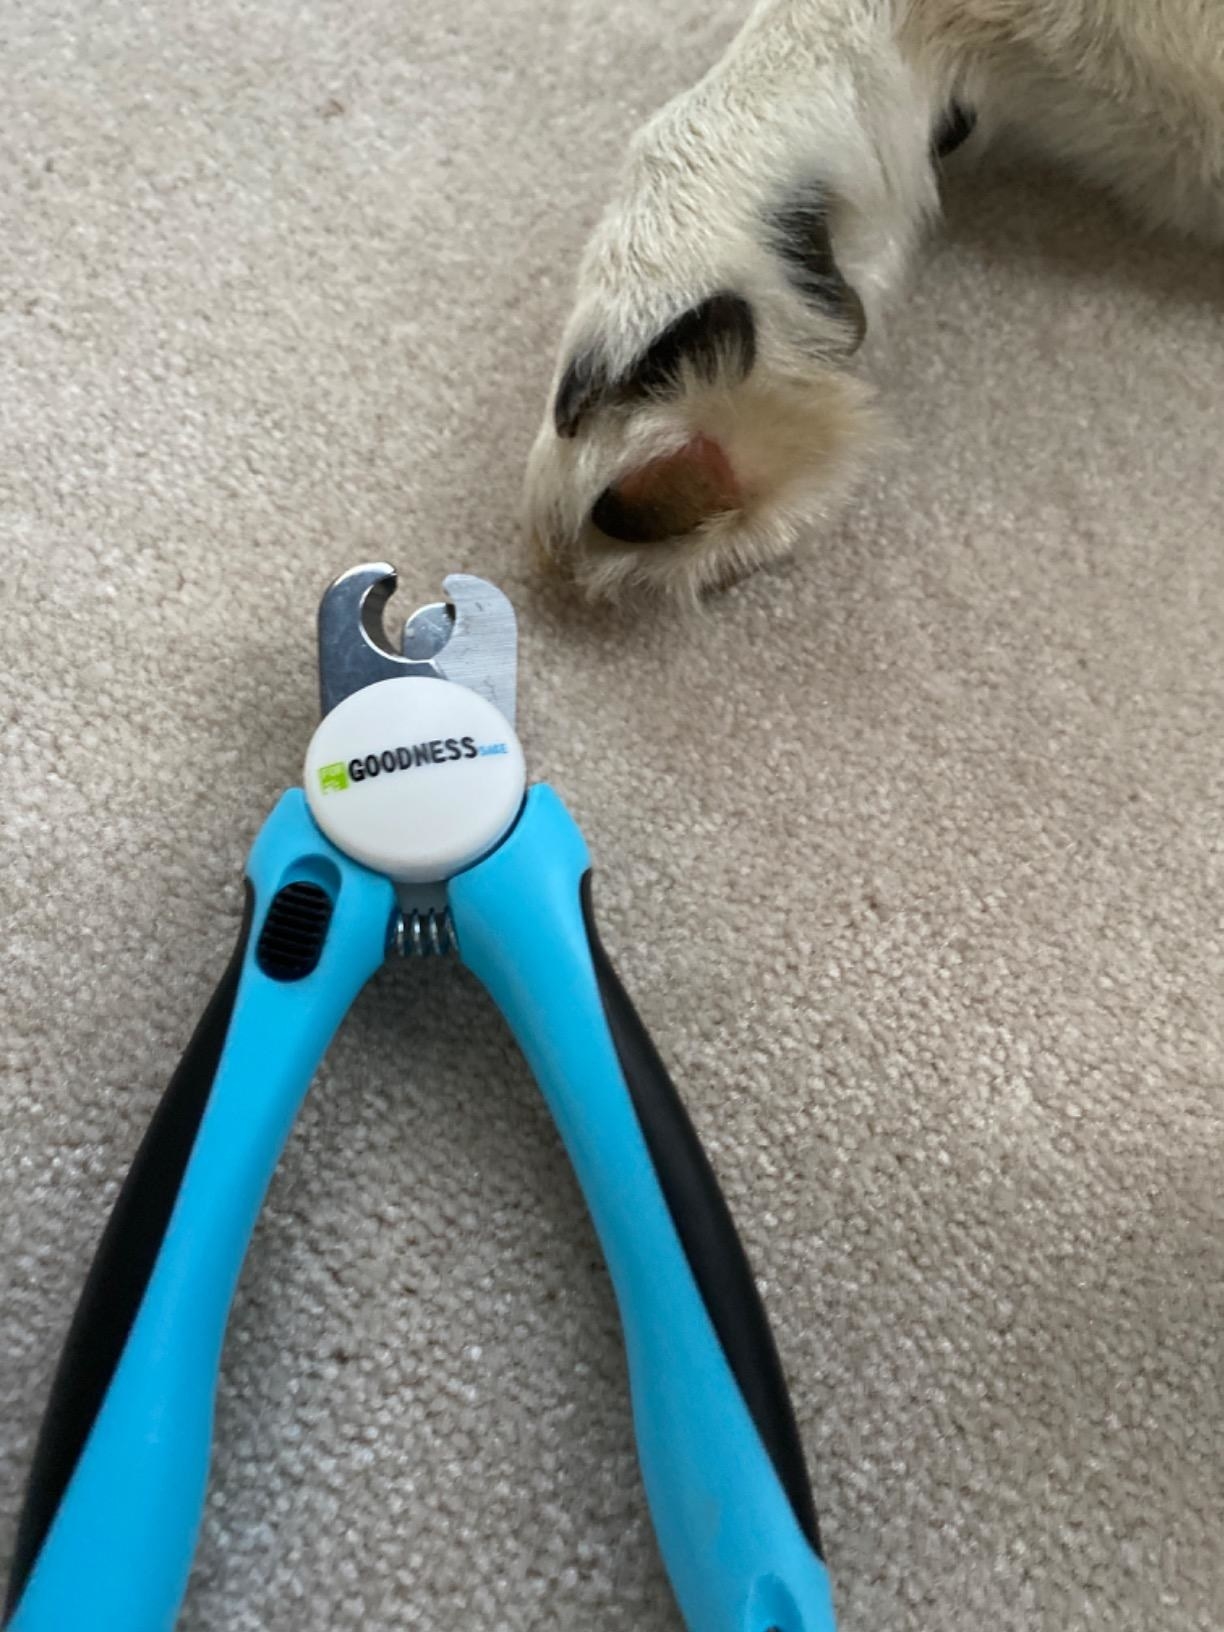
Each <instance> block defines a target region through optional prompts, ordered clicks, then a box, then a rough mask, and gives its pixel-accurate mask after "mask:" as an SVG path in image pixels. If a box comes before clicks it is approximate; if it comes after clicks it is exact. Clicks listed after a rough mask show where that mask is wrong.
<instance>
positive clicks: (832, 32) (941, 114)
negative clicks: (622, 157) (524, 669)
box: [526, 0, 1224, 600]
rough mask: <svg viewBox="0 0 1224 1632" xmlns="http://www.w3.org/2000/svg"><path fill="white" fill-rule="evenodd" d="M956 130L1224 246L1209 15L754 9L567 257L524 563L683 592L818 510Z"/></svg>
mask: <svg viewBox="0 0 1224 1632" xmlns="http://www.w3.org/2000/svg"><path fill="white" fill-rule="evenodd" d="M970 131H971V134H969V132H970ZM967 134H968V139H969V141H970V143H971V144H972V145H973V146H974V147H976V148H978V149H982V148H985V147H987V146H988V145H989V144H990V143H992V142H994V141H996V140H999V139H1001V138H1006V139H1009V140H1011V141H1018V142H1019V143H1022V144H1025V145H1027V146H1028V147H1030V148H1031V149H1033V150H1035V151H1039V152H1041V153H1042V154H1044V155H1046V156H1052V157H1054V158H1055V159H1057V160H1059V161H1060V162H1062V163H1064V164H1069V165H1071V166H1072V167H1073V168H1075V169H1076V170H1078V171H1079V172H1080V173H1081V174H1082V175H1083V176H1084V177H1085V178H1087V179H1088V180H1090V181H1092V182H1095V183H1097V184H1100V185H1103V186H1105V187H1107V188H1109V189H1110V190H1111V191H1112V192H1113V193H1115V194H1116V195H1117V196H1118V197H1119V198H1120V199H1122V200H1123V201H1124V202H1125V203H1126V204H1127V205H1128V206H1130V207H1131V208H1133V209H1134V210H1135V211H1136V212H1137V214H1138V215H1140V216H1141V217H1142V218H1143V219H1144V220H1146V221H1147V222H1149V223H1152V224H1156V225H1159V226H1164V227H1173V228H1177V229H1181V230H1184V231H1189V232H1193V233H1196V234H1199V235H1202V236H1206V237H1208V238H1211V239H1214V240H1216V241H1219V240H1220V239H1224V7H1221V5H1220V0H761V3H759V4H758V5H757V6H756V8H755V9H754V10H753V12H752V14H751V16H750V17H749V19H748V21H747V23H746V24H745V26H744V28H743V30H742V31H741V33H740V34H739V36H738V37H737V39H736V40H735V41H734V42H733V44H732V46H731V48H730V49H729V50H728V52H727V53H726V55H725V56H724V57H723V58H722V60H721V61H720V62H719V63H717V64H716V65H715V67H714V68H713V69H712V70H711V71H710V72H709V73H708V74H707V75H706V76H705V78H704V79H702V80H701V81H700V82H699V83H698V84H697V85H696V86H694V87H693V88H692V89H691V90H690V91H688V92H686V93H684V94H683V95H681V96H679V97H677V98H676V99H675V100H674V101H673V102H671V103H670V104H668V106H667V107H665V108H663V109H662V110H661V111H660V112H659V113H658V114H657V115H656V116H655V117H654V118H653V119H652V120H651V121H650V122H649V123H648V124H647V125H646V127H645V128H644V129H643V130H642V131H640V132H639V134H638V136H637V137H636V139H635V140H634V142H633V144H632V146H631V149H630V153H629V157H628V161H627V164H626V167H625V170H624V172H623V175H622V178H621V181H620V185H619V187H618V189H617V192H616V195H615V197H614V199H613V201H612V203H611V205H610V206H609V208H608V210H607V211H606V213H605V215H604V217H603V219H602V221H601V223H600V224H599V226H598V227H597V229H596V231H595V233H594V236H593V237H592V240H591V242H590V244H589V245H588V247H587V250H586V253H585V255H584V256H583V259H582V262H581V266H580V269H579V274H578V291H577V300H576V303H575V307H574V311H573V314H572V316H571V318H570V320H569V323H568V325H567V326H566V329H565V333H564V337H563V340H562V346H561V355H560V360H559V363H558V367H557V374H556V378H555V380H554V385H553V391H552V395H551V399H550V404H549V410H548V413H547V415H546V417H545V421H544V424H543V426H542V427H541V429H540V432H539V436H538V437H537V440H536V443H535V446H534V448H533V450H532V453H531V457H530V460H529V465H528V471H527V481H526V511H527V521H528V526H529V528H530V531H531V533H532V536H533V537H534V539H535V541H536V543H537V545H538V547H539V549H540V551H541V553H542V556H543V558H544V559H545V560H546V561H547V562H549V563H550V564H552V565H553V566H556V567H559V568H561V569H562V570H564V571H565V572H567V573H568V574H569V575H571V576H572V577H573V578H574V579H576V581H577V582H578V583H579V584H580V585H581V586H582V587H583V588H584V589H585V590H586V591H587V592H588V593H590V594H592V595H594V596H611V595H616V594H618V593H620V592H622V591H624V590H625V589H631V588H645V589H655V590H661V591H663V592H665V593H667V594H669V595H671V596H673V597H675V598H678V599H689V600H692V599H695V598H696V597H697V596H699V595H700V594H701V593H702V592H703V591H704V590H707V589H709V588H711V587H714V586H717V585H721V584H724V583H726V582H728V581H729V580H731V579H733V578H736V577H738V576H742V575H743V574H744V573H747V572H749V571H751V570H753V569H754V568H756V567H759V566H761V565H762V564H764V563H765V562H768V561H770V560H772V559H775V558H776V557H778V556H779V555H782V554H785V553H786V552H788V551H789V550H790V549H791V548H792V547H793V545H794V544H795V542H796V540H797V539H799V538H800V537H802V536H803V535H805V534H809V533H811V531H812V530H813V527H814V526H815V525H818V524H819V522H820V521H821V519H822V518H824V517H827V516H828V515H829V514H831V513H832V511H833V509H834V508H835V507H836V505H837V503H838V502H839V501H840V500H841V499H842V498H843V497H844V495H845V494H846V492H847V490H848V489H849V487H850V486H851V484H852V483H853V480H854V477H855V475H856V473H857V471H858V470H859V468H860V467H861V465H862V462H863V460H864V458H865V457H867V456H868V455H869V454H870V452H871V449H872V446H873V441H874V439H875V426H876V413H875V409H874V406H873V397H872V391H871V388H870V385H869V383H868V381H867V379H866V376H865V372H864V369H863V366H862V362H861V358H860V355H859V342H860V341H861V340H862V338H863V335H864V332H865V331H866V332H870V331H871V329H872V328H873V327H874V326H875V325H876V323H877V322H878V321H879V319H880V317H881V315H882V313H883V312H884V310H885V308H886V306H887V304H888V302H889V301H890V299H892V298H894V297H895V295H896V294H897V292H898V290H899V289H900V288H901V287H902V286H903V283H904V279H905V275H906V271H907V269H908V267H909V266H910V264H911V262H912V260H913V257H914V253H915V250H916V248H917V246H918V245H919V243H920V242H921V239H922V236H923V233H924V231H925V230H926V228H927V226H928V224H929V223H930V222H931V220H932V219H933V217H934V216H935V215H936V213H937V208H938V176H939V155H940V150H941V148H943V147H946V146H948V145H950V144H951V143H952V142H955V141H959V140H960V139H962V138H964V137H965V136H966V135H967Z"/></svg>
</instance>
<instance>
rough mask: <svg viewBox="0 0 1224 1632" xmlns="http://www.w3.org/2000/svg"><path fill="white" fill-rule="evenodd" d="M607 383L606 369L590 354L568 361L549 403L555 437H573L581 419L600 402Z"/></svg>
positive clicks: (589, 352)
mask: <svg viewBox="0 0 1224 1632" xmlns="http://www.w3.org/2000/svg"><path fill="white" fill-rule="evenodd" d="M610 383H611V382H610V381H609V379H608V371H607V369H606V368H605V367H604V365H603V363H602V362H601V361H600V359H599V358H598V357H597V356H596V354H595V353H594V352H593V351H580V352H579V353H578V354H577V356H575V357H573V358H571V360H570V364H569V367H568V368H567V369H566V370H565V373H564V374H563V375H562V376H561V384H560V385H559V386H558V387H557V397H556V401H555V402H554V403H553V424H554V425H555V426H556V427H557V435H558V436H566V437H569V436H577V434H578V427H579V425H580V424H581V423H582V420H583V417H584V415H586V414H588V413H589V412H590V411H591V409H592V408H596V407H598V406H599V404H600V403H601V402H603V401H604V399H605V398H606V397H607V395H608V391H609V387H610Z"/></svg>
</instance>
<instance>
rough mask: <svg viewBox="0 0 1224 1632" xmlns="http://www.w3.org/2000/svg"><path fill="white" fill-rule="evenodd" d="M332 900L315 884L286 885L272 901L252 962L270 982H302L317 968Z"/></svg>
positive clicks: (302, 881)
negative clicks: (253, 961)
mask: <svg viewBox="0 0 1224 1632" xmlns="http://www.w3.org/2000/svg"><path fill="white" fill-rule="evenodd" d="M331 915H332V898H331V896H330V895H328V893H327V891H326V890H325V889H323V888H322V886H321V885H318V884H309V883H306V882H305V881H304V880H300V881H299V882H298V883H296V884H285V885H283V886H282V887H281V888H280V889H279V890H277V892H276V894H275V895H274V896H273V897H272V905H271V906H270V907H269V908H268V916H267V917H266V918H265V919H264V925H263V928H262V929H261V930H260V932H259V940H258V941H257V942H256V944H255V961H256V963H258V965H259V967H260V968H261V969H262V970H263V972H264V974H265V975H267V976H268V977H269V978H270V979H272V980H285V981H289V980H301V979H303V978H304V976H306V975H308V974H310V973H311V971H312V970H314V969H316V968H317V967H318V963H319V959H320V958H321V957H322V956H323V942H324V941H325V940H326V939H327V926H328V925H329V924H330V923H331Z"/></svg>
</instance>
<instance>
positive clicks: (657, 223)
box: [525, 128, 873, 600]
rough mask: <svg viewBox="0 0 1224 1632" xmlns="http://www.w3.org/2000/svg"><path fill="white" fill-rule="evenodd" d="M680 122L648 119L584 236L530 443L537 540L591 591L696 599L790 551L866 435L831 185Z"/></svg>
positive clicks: (855, 334)
mask: <svg viewBox="0 0 1224 1632" xmlns="http://www.w3.org/2000/svg"><path fill="white" fill-rule="evenodd" d="M683 137H684V132H683V131H679V132H678V131H677V130H675V129H674V128H671V129H668V130H665V131H663V132H659V131H655V132H654V133H652V139H651V140H650V141H649V142H648V143H644V144H643V147H642V149H641V151H639V153H638V156H637V162H636V164H635V165H634V167H633V168H632V169H631V172H630V178H629V186H628V188H627V190H626V193H625V195H624V197H623V199H622V201H621V202H620V203H619V204H617V205H615V206H614V207H613V208H612V209H611V210H610V211H609V213H608V215H607V216H606V217H605V219H604V221H603V223H602V224H601V226H600V227H599V229H598V230H597V232H596V234H595V237H594V239H593V241H592V243H591V245H590V247H589V248H588V251H587V254H586V257H585V259H584V262H583V265H582V269H581V273H580V277H579V294H578V300H577V304H576V309H575V312H574V315H573V317H572V319H571V321H570V324H569V326H568V328H567V331H566V335H565V340H564V343H563V347H562V354H561V361H560V363H559V366H558V369H557V374H556V377H555V380H554V385H553V390H552V394H551V399H550V403H549V408H548V412H547V415H546V417H545V420H544V424H543V425H542V427H541V429H540V432H539V435H538V437H537V439H536V442H535V446H534V448H533V450H532V453H531V456H530V459H529V463H528V471H527V480H526V490H525V504H526V512H527V523H528V527H529V530H530V533H531V535H532V537H533V539H534V541H535V544H536V546H537V548H538V550H539V551H540V553H541V555H542V557H543V559H544V561H545V562H547V563H548V564H550V565H551V566H553V567H554V568H557V569H559V570H561V571H562V572H564V573H565V574H567V575H568V576H570V577H572V578H573V579H574V580H576V581H577V583H578V584H579V585H580V586H581V587H582V588H583V589H584V590H585V591H586V592H587V593H588V594H590V595H591V596H593V597H605V596H615V595H617V594H619V593H621V592H623V591H625V590H632V589H643V588H644V589H653V590H656V591H662V592H664V593H665V594H668V595H670V596H672V597H676V598H680V599H688V600H692V599H695V598H697V597H698V596H700V595H701V594H702V593H703V592H704V591H706V590H708V589H711V588H715V587H720V586H723V585H725V584H726V583H728V582H731V581H734V580H735V579H738V578H740V577H742V576H744V575H745V574H747V573H749V572H751V571H753V570H754V569H756V568H758V567H760V566H762V565H763V564H765V563H766V562H768V561H770V560H773V559H776V558H778V557H779V556H782V555H784V554H786V553H787V552H788V551H789V550H790V549H791V547H792V546H793V544H794V543H795V541H796V540H797V539H798V538H799V537H800V535H801V534H802V533H803V532H804V531H805V530H807V529H810V528H811V527H812V525H813V524H814V523H818V522H819V521H820V520H821V519H822V518H824V517H827V516H828V515H829V514H830V512H831V511H832V509H833V507H834V506H835V505H836V503H837V501H838V500H839V499H840V498H841V497H842V495H843V494H844V493H845V491H846V488H847V486H848V484H849V483H850V481H851V480H852V478H853V476H854V475H855V473H856V470H857V468H858V465H859V463H860V459H861V456H862V454H863V452H864V451H865V449H866V447H867V446H868V445H869V444H870V440H871V433H872V425H873V418H872V413H871V407H870V393H869V391H868V389H867V387H866V385H865V383H864V381H863V380H862V378H861V377H860V375H859V374H858V373H857V371H856V367H855V361H854V354H855V352H856V351H857V349H858V346H859V344H860V342H861V340H862V338H863V334H864V330H865V327H866V322H867V318H866V314H865V311H864V304H863V301H862V300H861V299H860V298H859V295H858V294H857V293H856V292H855V290H854V289H853V288H852V287H851V285H850V283H849V282H848V281H847V279H846V278H845V277H844V276H843V274H842V271H841V268H840V266H839V264H838V260H837V257H836V255H835V253H834V248H833V236H832V221H833V217H834V214H835V209H836V206H835V204H834V201H833V200H832V198H831V197H830V195H829V194H828V192H827V191H826V190H825V189H824V188H823V187H822V186H820V185H817V184H816V183H807V184H792V185H790V186H789V187H777V188H769V187H762V186H761V185H759V183H758V184H757V185H752V186H746V185H744V184H743V183H744V179H745V178H744V177H743V176H742V175H741V176H737V175H736V174H735V172H734V169H732V173H731V174H725V175H722V176H721V177H720V176H719V175H717V174H711V171H710V169H709V166H708V164H707V163H706V162H704V159H703V156H701V155H697V154H692V155H690V154H689V153H688V152H687V151H686V148H687V144H686V143H685V141H684V139H683ZM753 179H754V180H756V177H755V176H754V178H753Z"/></svg>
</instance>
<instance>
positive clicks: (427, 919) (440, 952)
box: [395, 907, 458, 958]
mask: <svg viewBox="0 0 1224 1632" xmlns="http://www.w3.org/2000/svg"><path fill="white" fill-rule="evenodd" d="M457 947H458V942H457V940H456V939H455V925H454V920H453V919H452V918H451V915H450V913H449V912H448V911H447V910H446V908H443V909H442V910H441V911H440V912H439V911H438V910H437V909H436V908H434V907H430V908H429V909H428V910H427V911H425V912H401V913H400V915H399V921H398V922H397V924H396V926H395V950H396V952H397V953H398V954H399V955H400V957H401V958H444V957H446V955H447V954H448V953H450V952H454V951H455V950H456V949H457Z"/></svg>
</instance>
